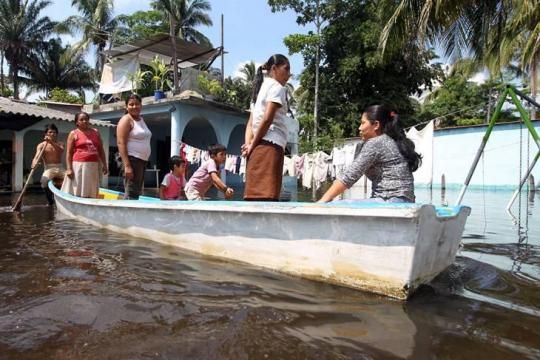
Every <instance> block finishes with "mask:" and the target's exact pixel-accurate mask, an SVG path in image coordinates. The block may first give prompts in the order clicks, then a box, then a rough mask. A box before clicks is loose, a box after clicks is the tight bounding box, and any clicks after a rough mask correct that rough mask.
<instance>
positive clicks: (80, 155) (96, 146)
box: [62, 112, 109, 198]
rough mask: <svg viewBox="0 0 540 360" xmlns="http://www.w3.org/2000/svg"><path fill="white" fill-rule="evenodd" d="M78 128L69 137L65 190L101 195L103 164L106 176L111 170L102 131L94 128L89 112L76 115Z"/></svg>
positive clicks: (91, 195) (63, 188)
mask: <svg viewBox="0 0 540 360" xmlns="http://www.w3.org/2000/svg"><path fill="white" fill-rule="evenodd" d="M75 125H77V129H75V130H73V131H71V132H70V133H69V135H68V139H67V151H66V168H67V170H66V177H65V179H64V183H63V185H62V191H65V192H68V193H70V194H72V195H75V196H80V197H85V198H97V195H98V192H99V178H100V176H99V165H100V162H101V166H102V168H101V170H102V172H103V175H107V174H108V172H109V170H108V167H107V161H106V160H105V151H104V150H103V143H102V141H101V137H100V136H99V131H98V130H97V129H94V128H92V127H90V117H89V116H88V114H87V113H85V112H80V113H78V114H76V115H75Z"/></svg>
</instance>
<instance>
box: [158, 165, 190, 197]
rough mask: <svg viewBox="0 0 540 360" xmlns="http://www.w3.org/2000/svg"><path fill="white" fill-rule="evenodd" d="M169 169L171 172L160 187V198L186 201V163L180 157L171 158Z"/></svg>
mask: <svg viewBox="0 0 540 360" xmlns="http://www.w3.org/2000/svg"><path fill="white" fill-rule="evenodd" d="M169 169H171V172H170V173H168V174H167V175H165V177H164V178H163V181H162V182H161V185H160V187H159V198H160V199H161V200H185V199H186V194H185V193H184V186H186V178H185V175H184V174H185V172H186V163H185V162H184V160H182V158H181V157H180V156H171V158H170V159H169Z"/></svg>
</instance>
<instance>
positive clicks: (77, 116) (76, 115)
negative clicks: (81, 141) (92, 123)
mask: <svg viewBox="0 0 540 360" xmlns="http://www.w3.org/2000/svg"><path fill="white" fill-rule="evenodd" d="M81 115H86V117H87V118H88V119H90V115H88V113H87V112H85V111H79V112H78V113H76V114H75V125H77V120H79V116H81ZM53 126H54V125H53ZM55 128H56V126H55ZM56 132H58V130H56Z"/></svg>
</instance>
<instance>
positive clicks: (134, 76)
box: [128, 69, 150, 94]
mask: <svg viewBox="0 0 540 360" xmlns="http://www.w3.org/2000/svg"><path fill="white" fill-rule="evenodd" d="M148 74H150V71H142V70H141V69H137V71H135V72H132V73H129V75H128V79H129V81H131V90H132V91H133V93H135V94H137V91H138V90H139V89H140V88H141V86H143V85H144V82H145V80H146V75H148Z"/></svg>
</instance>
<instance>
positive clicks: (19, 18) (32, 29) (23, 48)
mask: <svg viewBox="0 0 540 360" xmlns="http://www.w3.org/2000/svg"><path fill="white" fill-rule="evenodd" d="M50 3H51V2H50V1H49V0H25V1H23V0H2V1H0V47H1V49H0V50H2V51H3V53H4V57H5V59H6V61H7V62H8V64H9V75H10V77H11V81H12V84H13V96H14V97H15V98H16V99H18V98H19V69H20V66H21V64H22V63H23V61H24V59H25V58H26V57H27V55H28V53H29V52H30V51H31V50H32V49H36V48H39V47H40V46H41V45H42V44H43V42H44V39H45V38H46V37H47V36H49V34H51V33H52V31H53V29H54V25H55V23H53V22H52V21H51V20H50V19H49V18H48V17H46V16H40V13H41V11H42V10H43V9H44V8H46V7H47V6H48V5H49V4H50Z"/></svg>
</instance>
